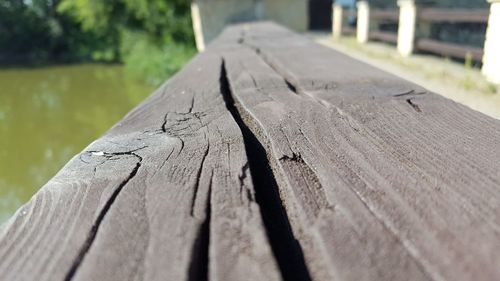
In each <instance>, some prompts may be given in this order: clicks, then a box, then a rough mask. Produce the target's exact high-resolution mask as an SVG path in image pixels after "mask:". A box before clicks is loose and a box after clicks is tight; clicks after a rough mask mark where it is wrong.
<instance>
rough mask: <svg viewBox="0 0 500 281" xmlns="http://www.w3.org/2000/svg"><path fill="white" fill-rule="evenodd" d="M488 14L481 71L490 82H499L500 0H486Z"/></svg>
mask: <svg viewBox="0 0 500 281" xmlns="http://www.w3.org/2000/svg"><path fill="white" fill-rule="evenodd" d="M487 1H488V2H489V3H490V5H491V6H490V16H489V18H488V29H487V31H486V41H485V42H484V55H483V68H482V72H483V74H484V76H486V79H488V81H490V82H492V83H496V84H500V0H487Z"/></svg>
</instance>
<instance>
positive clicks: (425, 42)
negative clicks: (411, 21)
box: [415, 8, 489, 62]
mask: <svg viewBox="0 0 500 281" xmlns="http://www.w3.org/2000/svg"><path fill="white" fill-rule="evenodd" d="M488 16H489V10H487V9H486V10H478V9H468V10H465V9H451V10H445V9H431V8H427V9H421V10H420V11H419V12H418V17H417V20H418V24H426V23H428V24H433V23H444V22H447V23H482V24H484V25H485V26H486V24H487V23H488ZM418 24H417V25H418ZM415 47H416V49H417V50H420V51H427V52H431V53H435V54H439V55H442V56H445V57H452V58H459V59H467V58H470V59H472V60H474V61H478V62H481V61H482V59H483V48H480V47H474V46H467V45H463V44H456V43H449V42H442V41H439V40H436V39H431V38H428V37H427V38H425V37H417V38H416V39H415Z"/></svg>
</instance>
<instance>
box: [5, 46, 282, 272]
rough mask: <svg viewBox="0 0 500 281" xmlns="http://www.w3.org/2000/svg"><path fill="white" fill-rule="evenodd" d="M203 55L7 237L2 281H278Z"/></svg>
mask: <svg viewBox="0 0 500 281" xmlns="http://www.w3.org/2000/svg"><path fill="white" fill-rule="evenodd" d="M220 75H221V58H220V57H219V56H218V55H215V54H211V53H210V52H205V53H203V54H201V55H199V56H198V57H197V58H195V59H194V60H193V61H192V62H191V63H190V64H189V65H188V66H186V67H185V69H184V70H183V71H182V72H181V73H179V74H178V75H176V76H175V77H174V78H172V79H171V80H170V81H169V82H167V83H166V84H165V85H164V86H163V87H162V88H160V89H159V90H158V91H157V92H156V94H154V95H152V96H151V97H150V98H149V99H148V100H147V101H145V102H144V103H143V104H142V105H140V106H139V107H137V108H136V109H135V110H133V111H132V112H131V113H129V114H128V115H127V116H126V117H125V118H124V119H123V120H122V121H120V122H119V123H118V124H117V125H115V126H114V127H113V128H112V129H111V130H110V131H109V132H108V133H107V134H106V135H105V136H103V137H102V138H100V139H99V140H97V141H96V142H94V143H92V144H91V145H90V146H89V147H88V148H86V149H85V150H84V151H83V152H82V153H81V154H79V155H77V156H76V157H75V158H74V159H73V160H72V161H71V162H70V163H69V164H68V165H67V166H66V167H65V168H64V169H63V170H62V171H61V172H60V173H59V175H58V176H56V177H55V178H54V179H53V180H51V181H50V182H49V183H48V184H47V185H46V186H45V187H43V188H42V189H41V190H40V192H39V193H37V194H36V195H35V196H34V198H33V199H32V200H31V201H30V202H29V203H28V204H27V205H26V206H24V207H23V208H22V209H21V210H20V211H19V212H18V213H17V214H16V215H15V216H14V218H13V219H12V220H11V221H10V222H9V224H8V225H7V226H6V228H5V230H4V231H3V233H2V234H1V235H0V257H1V258H0V260H1V261H2V262H1V263H0V279H1V280H165V279H167V280H207V279H210V280H281V278H282V277H281V272H280V271H279V268H278V264H277V261H276V260H275V258H274V254H273V251H274V249H272V248H271V247H270V245H269V238H268V234H267V232H268V230H267V229H265V227H264V224H263V221H262V216H261V212H260V207H259V206H258V204H257V202H256V199H255V197H256V192H255V189H254V185H253V180H252V176H251V175H250V174H249V170H248V159H247V157H246V152H245V149H246V148H245V145H244V142H243V137H242V134H241V131H240V129H239V127H238V125H237V123H236V122H235V120H234V119H233V117H232V116H231V113H230V112H229V111H228V110H227V108H226V104H225V102H224V99H223V96H222V93H221V83H220Z"/></svg>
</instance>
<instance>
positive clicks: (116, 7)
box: [0, 0, 500, 224]
mask: <svg viewBox="0 0 500 281" xmlns="http://www.w3.org/2000/svg"><path fill="white" fill-rule="evenodd" d="M360 2H365V3H367V5H369V8H370V16H369V17H368V22H369V27H368V31H367V36H366V37H367V38H366V40H361V41H362V42H360V40H359V38H357V37H356V36H357V33H358V35H359V30H360V29H359V19H358V18H359V12H360V10H359V7H360V5H359V4H360ZM414 2H416V3H417V4H418V6H419V9H420V7H424V8H426V9H427V10H426V11H427V13H424V12H422V13H420V12H419V14H421V15H424V16H422V17H419V18H418V19H417V29H416V32H415V33H416V35H415V38H416V39H415V46H413V47H415V48H413V49H412V52H411V56H409V55H408V54H405V55H401V53H400V52H398V48H397V44H398V43H397V41H398V29H399V24H400V18H399V9H400V6H398V1H396V0H372V1H355V0H338V1H335V2H333V1H331V0H193V1H189V0H106V1H102V0H0V224H1V223H2V222H4V221H5V220H6V219H7V218H8V217H9V216H11V215H12V214H13V212H14V211H15V210H16V209H17V208H19V207H20V205H21V204H23V203H25V202H26V201H27V200H29V199H30V198H31V196H32V195H33V194H34V193H35V192H36V191H37V190H38V189H39V188H40V187H41V186H42V185H43V184H45V183H46V182H47V181H48V180H49V179H50V178H51V177H53V176H54V174H55V173H56V172H57V171H58V170H59V169H60V168H61V167H62V166H63V165H64V164H65V163H66V162H67V161H68V160H69V159H70V158H71V157H73V156H74V155H75V154H77V153H78V152H80V151H81V150H82V149H83V148H84V147H85V146H86V145H87V144H89V143H90V142H92V141H93V140H94V139H96V138H97V137H99V136H100V135H101V134H103V133H104V132H105V131H106V130H107V129H108V128H110V127H111V126H112V125H113V124H114V123H116V122H117V121H118V120H119V119H120V118H122V117H123V116H124V115H125V114H126V113H127V112H128V111H129V110H130V109H131V108H133V107H134V106H136V105H137V104H139V103H140V102H141V101H142V100H143V99H144V98H145V97H147V96H148V95H149V94H150V93H151V92H152V91H153V90H154V89H155V88H156V87H158V86H159V85H160V84H161V83H162V82H164V81H165V80H166V79H168V78H169V77H170V76H171V75H173V74H174V73H175V72H176V71H178V70H179V69H180V68H181V67H182V66H183V65H184V64H185V63H186V62H187V61H188V60H189V59H190V58H191V57H192V56H194V55H195V54H196V52H197V51H202V50H203V49H204V48H205V47H206V45H207V44H209V43H210V41H211V40H213V39H214V38H215V37H216V36H217V35H218V34H219V33H220V32H221V31H222V30H223V28H224V26H225V25H227V24H228V23H233V22H242V21H251V20H273V21H276V22H278V23H280V24H282V25H285V26H287V27H289V28H291V29H293V30H295V31H298V32H302V33H304V34H305V35H306V36H309V37H310V38H312V40H316V41H317V42H319V43H321V44H324V45H325V46H327V47H331V48H334V49H336V50H338V51H341V52H344V53H346V54H347V55H350V56H353V57H356V58H358V59H360V60H363V61H365V62H367V63H371V64H374V65H376V66H377V67H381V68H383V69H385V70H387V71H389V72H392V73H395V74H397V75H400V76H402V77H403V78H405V79H409V80H412V81H414V82H416V83H419V84H422V85H423V86H424V87H427V88H429V89H430V90H433V91H435V92H439V93H440V94H443V95H445V96H447V97H449V98H452V99H454V100H456V101H458V102H461V103H464V104H466V105H468V106H471V107H472V108H474V109H476V110H480V111H483V112H484V113H486V114H489V115H491V116H493V117H497V118H499V117H500V111H499V108H500V100H499V98H498V96H500V95H498V94H496V93H497V92H498V83H495V82H491V80H488V79H486V78H484V75H482V74H481V68H482V67H483V48H484V45H485V39H486V34H487V28H488V16H489V14H490V3H489V2H488V1H484V0H435V1H418V0H415V1H414ZM493 2H498V1H497V0H493ZM499 5H500V4H499ZM334 7H337V11H341V13H340V14H336V15H337V19H339V18H341V19H342V20H341V21H340V23H339V22H338V21H335V16H334V14H335V8H334ZM363 7H364V6H363ZM429 9H430V10H429ZM422 11H423V10H422ZM425 15H427V16H425ZM335 24H337V25H340V26H338V30H337V34H335ZM332 25H333V31H334V34H333V36H332ZM499 32H500V30H499Z"/></svg>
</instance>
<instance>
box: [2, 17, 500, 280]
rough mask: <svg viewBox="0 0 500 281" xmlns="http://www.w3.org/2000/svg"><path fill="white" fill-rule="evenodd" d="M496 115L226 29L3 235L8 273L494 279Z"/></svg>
mask: <svg viewBox="0 0 500 281" xmlns="http://www.w3.org/2000/svg"><path fill="white" fill-rule="evenodd" d="M499 264H500V121H498V120H494V119H492V118H489V117H487V116H485V115H482V114H480V113H478V112H475V111H472V110H470V109H467V108H465V107H463V106H461V105H459V104H456V103H454V102H451V101H449V100H447V99H444V98H442V97H439V96H437V95H435V94H432V93H429V92H427V91H426V90H425V89H423V88H422V87H420V86H417V85H414V84H411V83H409V82H406V81H404V80H401V79H400V78H397V77H395V76H393V75H390V74H387V73H385V72H382V71H380V70H378V69H376V68H373V67H370V66H368V65H366V64H363V63H361V62H358V61H356V60H353V59H351V58H349V57H346V56H345V55H342V54H340V53H338V52H335V51H332V50H330V49H327V48H325V47H321V46H319V45H317V44H315V43H313V42H311V41H309V40H307V39H305V38H304V37H302V36H300V35H297V34H295V33H293V32H291V31H288V30H286V29H284V28H282V27H280V26H278V25H275V24H273V23H268V22H267V23H253V24H241V25H235V26H231V27H228V28H227V29H226V30H225V32H224V33H223V34H222V35H221V36H220V37H219V38H218V39H217V40H216V41H215V42H213V43H212V44H211V45H210V46H209V47H208V49H207V50H206V51H205V52H203V53H200V54H199V55H197V57H196V58H194V59H193V60H192V61H191V62H190V63H189V64H188V65H187V66H186V67H185V68H184V69H183V70H182V71H180V72H179V73H178V74H177V75H176V76H175V77H173V78H172V79H171V80H169V81H168V82H166V83H165V84H164V85H163V86H162V87H161V88H160V89H159V90H158V91H157V92H156V93H154V94H153V95H152V96H151V97H150V98H149V99H147V100H146V101H145V102H144V103H143V104H141V105H140V106H138V107H137V108H136V109H134V110H133V111H132V112H130V113H129V114H128V115H127V116H126V117H125V118H124V119H123V120H122V121H120V122H119V123H118V124H116V125H115V126H114V127H113V128H112V129H111V130H110V131H109V132H108V133H106V134H105V135H104V136H103V137H102V138H100V139H98V140H97V141H95V142H94V143H92V144H91V145H89V147H87V148H86V149H85V150H84V151H83V152H82V153H81V154H79V155H77V156H75V157H74V158H73V159H72V160H71V161H70V162H69V163H68V164H67V165H66V166H65V167H64V168H63V169H62V170H61V171H60V172H59V174H58V175H56V177H54V178H53V179H52V180H51V181H49V183H47V185H45V186H44V187H43V188H42V189H41V190H40V191H39V192H38V193H37V194H36V195H35V196H34V197H33V199H32V200H31V201H30V202H29V203H27V204H26V205H25V206H24V207H22V208H21V209H20V210H19V211H18V212H17V213H16V215H15V216H14V217H13V218H12V219H11V220H10V221H9V222H8V223H7V224H6V225H5V227H4V228H3V230H1V233H0V280H318V281H319V280H498V279H500V266H498V265H499Z"/></svg>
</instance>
